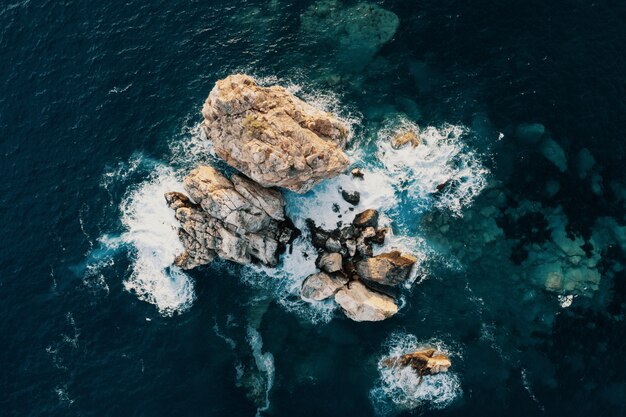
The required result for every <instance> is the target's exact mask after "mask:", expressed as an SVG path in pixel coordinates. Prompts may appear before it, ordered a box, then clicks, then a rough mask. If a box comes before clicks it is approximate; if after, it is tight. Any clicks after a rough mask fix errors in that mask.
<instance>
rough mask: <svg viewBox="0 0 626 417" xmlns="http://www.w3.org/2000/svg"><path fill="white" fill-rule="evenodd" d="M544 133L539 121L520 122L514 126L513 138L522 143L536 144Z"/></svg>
mask: <svg viewBox="0 0 626 417" xmlns="http://www.w3.org/2000/svg"><path fill="white" fill-rule="evenodd" d="M545 133H546V128H545V127H544V125H542V124H541V123H521V124H519V125H517V127H516V128H515V138H516V139H517V140H518V141H519V142H520V143H522V144H524V145H536V144H538V143H539V141H540V140H541V138H542V137H543V135H544V134H545Z"/></svg>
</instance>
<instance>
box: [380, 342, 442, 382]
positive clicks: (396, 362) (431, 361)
mask: <svg viewBox="0 0 626 417" xmlns="http://www.w3.org/2000/svg"><path fill="white" fill-rule="evenodd" d="M382 363H383V365H385V366H387V367H407V366H410V367H411V368H412V369H413V370H414V371H416V372H417V374H418V375H419V376H426V375H433V374H438V373H440V372H447V371H448V369H449V368H450V366H452V362H450V358H449V357H448V356H447V355H444V354H443V353H441V352H437V350H435V349H432V348H431V349H424V350H419V351H417V352H413V353H407V354H406V355H402V356H396V357H391V358H385V359H383V361H382Z"/></svg>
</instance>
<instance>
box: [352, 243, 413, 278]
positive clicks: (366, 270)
mask: <svg viewBox="0 0 626 417" xmlns="http://www.w3.org/2000/svg"><path fill="white" fill-rule="evenodd" d="M415 262H417V258H416V257H414V256H413V255H410V254H406V253H401V252H399V251H393V252H389V253H383V254H380V255H377V256H375V257H373V258H368V259H363V260H361V261H359V262H357V264H356V270H357V273H358V274H359V276H360V277H361V278H363V279H364V280H367V281H373V282H377V283H379V284H383V285H391V286H395V285H398V284H402V283H403V282H405V281H406V280H407V279H408V278H409V275H410V274H411V268H412V267H413V264H415Z"/></svg>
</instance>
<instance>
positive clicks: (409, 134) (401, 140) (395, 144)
mask: <svg viewBox="0 0 626 417" xmlns="http://www.w3.org/2000/svg"><path fill="white" fill-rule="evenodd" d="M409 143H410V144H411V146H412V147H414V148H415V147H416V146H418V145H419V144H420V143H422V141H421V139H420V137H419V136H418V134H417V133H415V132H413V131H412V130H409V131H406V132H402V133H398V134H397V135H396V136H394V137H393V139H391V147H392V148H394V149H401V148H404V147H405V146H406V145H408V144H409Z"/></svg>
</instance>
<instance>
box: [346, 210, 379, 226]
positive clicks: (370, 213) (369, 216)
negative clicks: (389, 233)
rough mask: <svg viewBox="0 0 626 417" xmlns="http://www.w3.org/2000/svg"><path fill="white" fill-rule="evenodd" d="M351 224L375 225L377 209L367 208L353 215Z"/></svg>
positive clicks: (376, 222) (376, 224) (376, 223)
mask: <svg viewBox="0 0 626 417" xmlns="http://www.w3.org/2000/svg"><path fill="white" fill-rule="evenodd" d="M352 224H353V225H355V226H356V227H377V226H378V211H377V210H374V209H367V210H365V211H364V212H362V213H359V214H357V215H356V216H355V217H354V220H353V221H352Z"/></svg>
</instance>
